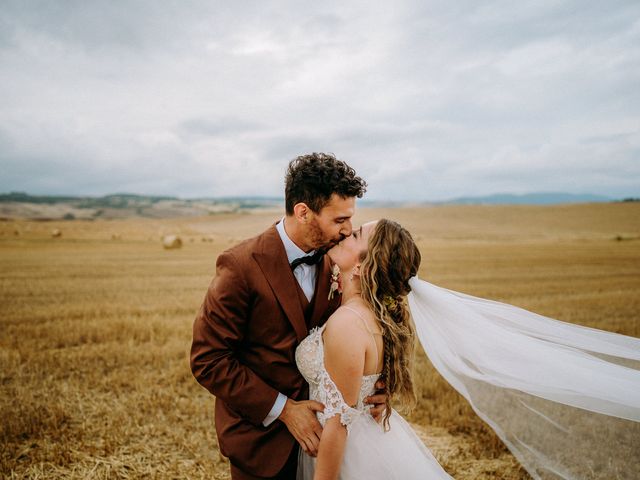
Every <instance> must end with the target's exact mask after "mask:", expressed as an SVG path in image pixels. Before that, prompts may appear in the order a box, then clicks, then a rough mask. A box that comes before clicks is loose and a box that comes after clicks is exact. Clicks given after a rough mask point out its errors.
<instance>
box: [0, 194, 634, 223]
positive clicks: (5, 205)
mask: <svg viewBox="0 0 640 480" xmlns="http://www.w3.org/2000/svg"><path fill="white" fill-rule="evenodd" d="M638 200H639V199H637V198H627V199H624V200H623V201H638ZM610 201H614V199H611V198H609V197H605V196H602V195H591V194H583V195H576V194H570V193H528V194H524V195H512V194H496V195H488V196H484V197H460V198H454V199H452V200H446V201H441V202H419V201H413V202H406V201H394V200H368V199H366V198H365V199H362V200H361V201H360V202H359V204H360V205H362V206H363V207H384V208H393V207H410V206H412V205H447V204H458V205H476V204H484V205H506V204H511V205H552V204H558V203H587V202H610ZM265 209H267V210H275V211H277V212H278V213H280V212H282V211H283V210H284V198H278V197H222V198H191V199H181V198H178V197H172V196H149V195H136V194H130V193H116V194H113V195H105V196H102V197H90V196H82V197H74V196H53V195H44V196H42V195H29V194H27V193H23V192H11V193H6V194H0V219H11V218H28V219H32V220H60V219H67V220H74V219H84V220H94V219H98V218H129V217H148V218H172V217H184V216H202V215H214V214H219V213H234V212H251V211H255V210H265Z"/></svg>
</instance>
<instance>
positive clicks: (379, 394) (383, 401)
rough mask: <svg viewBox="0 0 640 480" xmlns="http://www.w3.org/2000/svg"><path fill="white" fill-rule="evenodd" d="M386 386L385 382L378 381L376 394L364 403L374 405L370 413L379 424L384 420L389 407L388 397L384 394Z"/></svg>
mask: <svg viewBox="0 0 640 480" xmlns="http://www.w3.org/2000/svg"><path fill="white" fill-rule="evenodd" d="M385 386H386V385H385V383H384V381H383V380H378V381H377V382H376V393H375V394H374V395H371V396H370V397H367V398H365V399H364V403H366V404H367V405H372V407H371V409H370V410H369V413H371V416H372V417H373V419H374V420H375V421H376V422H378V423H380V420H382V417H383V416H384V411H385V410H386V407H387V395H386V394H385V393H384V388H385Z"/></svg>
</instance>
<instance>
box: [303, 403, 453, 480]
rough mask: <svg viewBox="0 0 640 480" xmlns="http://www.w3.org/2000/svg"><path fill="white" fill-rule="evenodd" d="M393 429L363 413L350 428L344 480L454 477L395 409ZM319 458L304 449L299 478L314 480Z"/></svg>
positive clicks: (425, 479) (344, 460)
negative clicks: (316, 463)
mask: <svg viewBox="0 0 640 480" xmlns="http://www.w3.org/2000/svg"><path fill="white" fill-rule="evenodd" d="M389 425H390V427H391V428H390V430H389V431H387V432H385V431H384V430H383V428H382V426H381V425H380V424H378V423H376V422H375V420H373V418H372V417H371V416H370V415H361V416H360V417H358V418H357V419H356V420H354V422H353V424H351V427H350V430H349V436H348V437H347V445H346V448H345V452H344V458H343V461H342V466H341V468H340V476H339V477H338V478H339V479H340V480H355V479H368V480H378V479H379V480H392V479H398V480H411V479H416V480H417V479H420V480H431V479H436V480H439V479H447V480H449V479H451V478H452V477H451V476H450V475H449V474H447V472H445V471H444V470H443V469H442V467H441V466H440V464H439V463H438V461H437V460H436V459H435V458H434V456H433V455H432V454H431V452H430V451H429V450H428V449H427V448H426V447H425V446H424V444H423V443H422V441H421V440H420V438H418V436H417V435H416V434H415V432H414V431H413V429H412V428H411V426H410V425H409V424H408V423H407V422H406V421H405V419H404V418H402V417H401V416H400V414H398V413H397V412H396V411H395V410H393V411H392V413H391V417H390V418H389ZM315 462H316V459H315V458H313V457H310V456H309V455H307V454H306V453H304V452H303V451H302V450H300V454H299V458H298V476H297V478H298V480H312V479H313V472H314V469H315Z"/></svg>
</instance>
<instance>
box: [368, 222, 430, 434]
mask: <svg viewBox="0 0 640 480" xmlns="http://www.w3.org/2000/svg"><path fill="white" fill-rule="evenodd" d="M420 259H421V257H420V251H419V250H418V247H417V246H416V244H415V242H414V241H413V238H411V234H409V232H408V231H407V230H406V229H404V228H403V227H402V226H400V225H399V224H398V223H396V222H394V221H392V220H386V219H382V220H379V221H378V223H377V224H376V227H375V230H374V232H373V234H372V235H371V237H369V242H368V249H367V251H366V252H363V258H362V263H361V266H360V283H361V286H362V294H361V295H362V298H363V300H364V301H365V302H366V303H367V304H368V305H369V307H370V308H371V310H372V311H373V313H374V315H375V316H376V318H377V319H378V321H379V322H380V325H381V327H382V334H383V341H384V369H383V374H384V381H385V393H386V394H387V401H386V403H387V405H386V406H387V408H386V412H385V416H384V419H383V424H384V428H385V430H388V429H389V416H390V415H391V398H392V397H393V396H397V397H398V398H399V400H400V401H401V402H402V404H403V406H406V407H409V408H411V407H413V406H414V405H415V403H416V396H415V392H414V388H413V379H412V367H413V357H414V350H415V329H414V326H413V322H412V320H411V316H410V314H409V311H408V308H407V304H406V296H407V294H408V293H409V292H410V291H411V288H410V287H409V279H410V278H411V277H413V276H415V275H416V274H417V273H418V268H419V267H420Z"/></svg>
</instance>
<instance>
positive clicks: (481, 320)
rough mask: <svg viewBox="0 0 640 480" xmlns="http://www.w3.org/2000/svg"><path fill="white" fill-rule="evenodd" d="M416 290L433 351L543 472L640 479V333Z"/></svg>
mask: <svg viewBox="0 0 640 480" xmlns="http://www.w3.org/2000/svg"><path fill="white" fill-rule="evenodd" d="M410 286H411V289H412V292H411V293H410V294H409V297H408V300H409V308H410V310H411V315H412V317H413V320H414V322H415V325H416V330H417V333H418V337H419V339H420V342H421V344H422V347H423V348H424V350H425V352H426V354H427V356H428V357H429V359H430V360H431V362H432V363H433V365H434V366H435V368H436V369H437V370H438V372H439V373H440V374H441V375H442V376H443V377H444V378H445V379H446V380H447V382H449V384H451V385H452V386H453V387H454V388H455V389H456V390H457V391H458V392H460V394H462V395H463V396H464V397H465V398H466V399H467V401H469V403H470V404H471V406H472V407H473V409H474V411H475V412H476V413H477V414H478V415H479V416H480V417H481V418H482V419H483V420H484V421H485V422H487V423H488V424H489V426H491V428H492V429H493V430H494V431H495V432H496V434H497V435H498V436H499V437H500V438H501V439H502V441H503V442H504V443H505V444H506V446H507V447H508V448H509V450H511V452H512V453H513V454H514V455H515V457H516V458H517V459H518V461H520V463H521V464H522V465H523V467H524V468H525V469H526V470H527V472H528V473H529V474H530V475H531V476H532V477H533V478H535V479H545V480H546V479H591V478H603V479H604V478H606V479H637V478H640V339H637V338H633V337H628V336H625V335H619V334H615V333H610V332H605V331H601V330H596V329H593V328H587V327H582V326H579V325H573V324H569V323H565V322H561V321H558V320H554V319H551V318H548V317H544V316H542V315H538V314H535V313H533V312H529V311H527V310H524V309H522V308H518V307H515V306H513V305H508V304H504V303H500V302H495V301H491V300H485V299H482V298H477V297H473V296H470V295H466V294H463V293H459V292H455V291H452V290H447V289H445V288H441V287H437V286H435V285H433V284H430V283H428V282H425V281H422V280H419V279H418V278H415V277H414V278H413V279H411V281H410Z"/></svg>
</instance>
